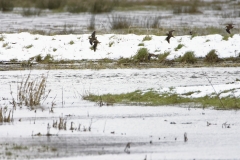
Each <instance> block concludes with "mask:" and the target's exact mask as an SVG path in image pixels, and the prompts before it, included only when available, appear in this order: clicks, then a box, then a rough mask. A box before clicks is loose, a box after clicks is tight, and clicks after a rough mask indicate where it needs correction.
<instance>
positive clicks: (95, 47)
mask: <svg viewBox="0 0 240 160" xmlns="http://www.w3.org/2000/svg"><path fill="white" fill-rule="evenodd" d="M96 38H97V37H96ZM92 43H93V50H94V52H95V51H96V49H97V45H98V43H101V42H99V41H98V40H97V39H95V40H94V41H93V42H92Z"/></svg>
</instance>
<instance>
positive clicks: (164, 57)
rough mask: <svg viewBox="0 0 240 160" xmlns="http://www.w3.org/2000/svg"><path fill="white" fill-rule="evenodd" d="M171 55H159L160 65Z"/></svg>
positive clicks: (166, 53) (165, 53)
mask: <svg viewBox="0 0 240 160" xmlns="http://www.w3.org/2000/svg"><path fill="white" fill-rule="evenodd" d="M169 54H170V52H164V53H163V54H159V55H158V61H159V62H160V63H162V62H164V61H165V60H166V59H167V56H168V55H169Z"/></svg>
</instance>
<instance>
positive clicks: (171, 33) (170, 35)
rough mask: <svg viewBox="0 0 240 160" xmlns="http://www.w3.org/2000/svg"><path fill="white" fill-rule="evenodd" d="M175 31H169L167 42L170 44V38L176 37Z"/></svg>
mask: <svg viewBox="0 0 240 160" xmlns="http://www.w3.org/2000/svg"><path fill="white" fill-rule="evenodd" d="M174 31H175V30H171V31H169V33H167V38H166V41H167V42H168V43H170V38H171V37H174V36H173V32H174Z"/></svg>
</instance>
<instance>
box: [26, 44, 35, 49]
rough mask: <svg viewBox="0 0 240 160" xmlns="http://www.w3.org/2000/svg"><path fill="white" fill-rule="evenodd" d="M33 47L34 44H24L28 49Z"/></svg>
mask: <svg viewBox="0 0 240 160" xmlns="http://www.w3.org/2000/svg"><path fill="white" fill-rule="evenodd" d="M32 47H33V45H32V44H30V45H27V46H24V48H26V49H29V48H32Z"/></svg>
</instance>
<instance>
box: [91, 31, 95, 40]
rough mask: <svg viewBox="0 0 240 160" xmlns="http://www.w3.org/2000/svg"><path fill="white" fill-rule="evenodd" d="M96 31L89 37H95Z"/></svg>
mask: <svg viewBox="0 0 240 160" xmlns="http://www.w3.org/2000/svg"><path fill="white" fill-rule="evenodd" d="M95 34H96V31H93V33H92V35H91V37H92V38H93V39H94V38H95Z"/></svg>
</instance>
